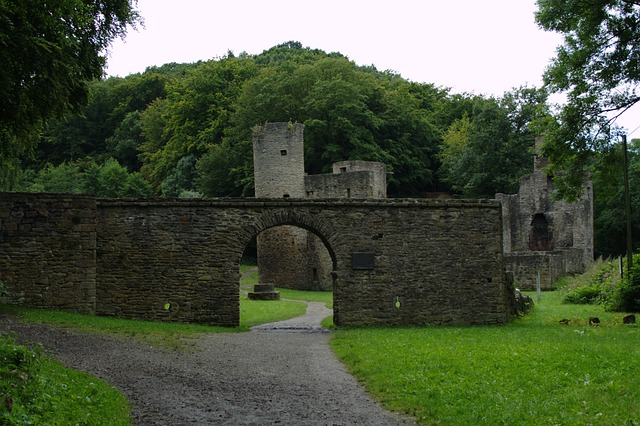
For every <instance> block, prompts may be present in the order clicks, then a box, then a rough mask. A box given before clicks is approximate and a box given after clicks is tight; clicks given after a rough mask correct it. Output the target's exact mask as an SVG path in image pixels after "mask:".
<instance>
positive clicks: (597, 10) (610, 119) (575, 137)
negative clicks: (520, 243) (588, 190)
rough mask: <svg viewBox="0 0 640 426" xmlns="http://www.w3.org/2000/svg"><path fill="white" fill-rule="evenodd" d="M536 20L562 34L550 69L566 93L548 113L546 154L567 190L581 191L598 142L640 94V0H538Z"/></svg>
mask: <svg viewBox="0 0 640 426" xmlns="http://www.w3.org/2000/svg"><path fill="white" fill-rule="evenodd" d="M537 4H538V11H537V12H536V21H537V23H538V25H540V26H541V27H542V28H543V29H545V30H548V31H555V32H558V33H561V34H563V35H564V44H563V45H562V46H561V47H559V48H558V51H557V55H556V57H555V58H554V59H553V60H552V62H551V64H550V65H549V67H548V69H547V70H546V72H545V75H544V80H545V83H546V85H547V86H548V88H549V89H550V90H551V91H552V92H558V93H565V94H566V96H567V101H566V103H565V104H564V106H562V108H561V110H560V111H559V114H558V115H557V117H556V118H555V119H551V120H547V121H546V122H545V123H544V124H543V125H544V127H545V129H544V130H545V136H546V137H545V148H544V154H545V156H546V157H547V158H548V160H549V161H550V164H551V167H550V171H551V172H552V173H553V174H555V177H554V179H555V181H556V186H557V187H558V189H559V191H560V193H561V195H563V196H565V197H566V198H569V199H571V198H575V197H576V196H577V195H578V194H579V191H580V184H581V183H582V180H583V178H584V176H585V170H586V169H587V168H588V166H589V164H590V163H591V161H593V158H592V155H591V154H592V153H593V151H594V150H599V149H602V148H603V146H606V145H607V144H609V143H610V142H611V140H612V137H613V136H615V131H616V130H615V125H614V124H615V120H616V118H617V117H619V115H620V114H622V113H623V112H624V111H626V110H628V109H629V108H630V107H631V106H633V105H634V104H636V103H638V101H640V93H639V91H638V86H639V84H640V3H639V2H638V1H634V0H538V1H537Z"/></svg>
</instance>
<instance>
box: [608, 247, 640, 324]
mask: <svg viewBox="0 0 640 426" xmlns="http://www.w3.org/2000/svg"><path fill="white" fill-rule="evenodd" d="M633 262H634V263H633V266H632V268H631V273H630V276H629V277H625V279H624V280H623V281H622V283H621V285H620V286H619V287H618V288H617V289H616V291H615V292H614V293H613V295H612V300H611V303H610V305H609V308H610V309H611V310H612V311H616V312H640V253H639V254H636V255H634V256H633Z"/></svg>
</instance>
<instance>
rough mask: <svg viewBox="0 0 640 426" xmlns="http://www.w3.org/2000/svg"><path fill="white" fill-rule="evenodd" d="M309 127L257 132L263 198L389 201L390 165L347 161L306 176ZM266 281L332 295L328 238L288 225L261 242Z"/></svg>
mask: <svg viewBox="0 0 640 426" xmlns="http://www.w3.org/2000/svg"><path fill="white" fill-rule="evenodd" d="M303 132H304V126H303V125H302V124H300V123H295V124H293V123H266V124H265V125H263V126H256V127H254V128H253V167H254V180H255V196H256V197H257V198H294V199H305V198H306V199H309V198H315V199H340V198H352V199H368V198H378V199H379V198H386V197H387V177H386V166H385V165H384V164H383V163H378V162H371V161H360V160H354V161H342V162H338V163H335V164H333V173H326V174H320V175H306V174H305V172H304V142H303V139H304V136H303ZM256 244H257V249H258V276H259V281H260V282H261V283H272V284H275V285H276V286H277V287H283V288H292V289H297V290H326V291H331V290H333V289H332V283H333V279H332V277H331V272H332V270H333V268H332V265H331V258H330V256H329V253H328V251H327V249H326V247H325V244H324V243H323V242H322V240H321V239H320V238H319V237H318V236H316V235H314V234H313V233H312V232H309V231H308V230H305V229H301V228H298V227H294V226H288V225H283V226H279V227H277V228H272V229H268V230H266V231H264V232H262V233H261V234H260V235H259V236H258V238H257V241H256Z"/></svg>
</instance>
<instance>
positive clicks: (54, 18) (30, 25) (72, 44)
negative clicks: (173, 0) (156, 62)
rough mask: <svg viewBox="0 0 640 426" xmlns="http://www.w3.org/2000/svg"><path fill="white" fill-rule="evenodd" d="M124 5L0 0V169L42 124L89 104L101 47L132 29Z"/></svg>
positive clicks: (115, 0)
mask: <svg viewBox="0 0 640 426" xmlns="http://www.w3.org/2000/svg"><path fill="white" fill-rule="evenodd" d="M136 22H138V15H137V12H136V11H135V10H133V8H132V4H131V1H129V0H106V1H92V0H68V1H65V2H57V3H55V4H53V3H43V2H39V4H36V5H34V4H33V2H31V1H28V0H14V1H2V2H0V23H1V24H0V46H2V48H1V49H0V112H1V113H0V141H2V144H1V145H0V164H1V165H2V166H3V167H4V165H5V164H6V163H8V162H9V164H10V160H12V159H13V158H16V157H19V156H22V155H25V154H26V153H27V152H28V151H29V150H30V149H31V148H32V146H33V142H34V138H33V135H34V134H36V133H37V132H38V131H39V130H40V128H41V126H42V125H43V124H44V123H45V121H46V120H48V119H50V118H53V117H60V116H62V115H63V114H64V113H65V112H66V111H71V110H77V108H78V107H80V106H81V105H83V104H84V103H85V102H86V101H87V97H88V90H87V83H88V82H89V81H91V80H92V79H96V78H99V77H101V76H102V73H103V68H104V64H105V54H106V49H107V47H108V46H109V44H110V43H111V42H112V41H113V39H115V38H116V37H118V36H123V35H124V34H125V33H126V30H127V26H128V25H135V24H136Z"/></svg>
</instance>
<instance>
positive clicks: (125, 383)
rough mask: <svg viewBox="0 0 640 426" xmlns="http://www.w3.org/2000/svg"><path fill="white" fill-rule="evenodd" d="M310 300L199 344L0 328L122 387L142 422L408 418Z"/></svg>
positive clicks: (9, 323) (13, 325)
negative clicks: (378, 397)
mask: <svg viewBox="0 0 640 426" xmlns="http://www.w3.org/2000/svg"><path fill="white" fill-rule="evenodd" d="M330 313H331V311H330V310H328V309H326V308H325V307H324V305H323V304H321V303H310V304H309V309H308V312H307V315H305V316H303V317H299V318H295V319H293V320H288V321H282V322H279V323H273V324H268V325H263V326H259V327H255V328H254V330H253V331H251V332H249V333H230V334H209V335H202V336H201V337H200V338H199V339H198V340H197V341H196V342H195V345H196V346H195V350H193V351H189V352H180V351H170V350H164V349H158V348H153V347H149V346H146V345H141V344H138V343H136V342H133V341H128V340H123V339H122V338H118V337H112V336H103V335H95V334H88V333H81V332H77V331H73V330H66V329H56V328H49V327H46V326H43V325H38V324H26V323H21V322H18V321H16V320H15V319H14V318H10V317H3V318H1V320H0V330H12V331H14V332H15V333H16V335H17V337H18V339H19V340H20V341H23V342H25V341H37V342H41V343H42V344H43V346H44V347H45V348H47V349H49V350H51V351H52V352H53V356H54V358H56V359H58V360H60V361H62V362H63V363H64V364H65V365H66V366H68V367H71V368H75V369H79V370H83V371H86V372H88V373H91V374H93V375H95V376H97V377H100V378H102V379H104V380H106V381H107V382H109V383H111V384H112V385H114V386H116V387H117V388H119V389H120V390H121V391H123V392H124V393H125V394H126V395H127V397H128V398H129V400H130V402H131V404H132V406H133V419H134V422H135V424H138V425H214V424H215V425H406V424H414V421H413V420H412V419H410V418H406V417H401V416H399V415H396V414H392V413H389V412H388V411H385V410H383V409H382V408H381V407H380V405H379V404H377V403H376V402H375V401H374V400H372V399H371V397H370V396H368V395H367V394H366V392H365V391H364V390H363V388H362V387H361V386H360V385H359V384H358V383H357V382H356V380H355V379H354V378H353V377H352V376H351V375H349V374H348V373H347V372H346V370H345V368H344V366H343V365H342V364H341V363H340V362H339V361H338V360H337V358H336V357H335V355H334V354H333V352H332V351H331V350H330V349H329V346H328V340H329V338H330V333H328V332H327V331H326V330H323V329H322V328H321V327H320V321H321V320H322V318H325V317H326V316H327V315H329V314H330Z"/></svg>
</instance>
